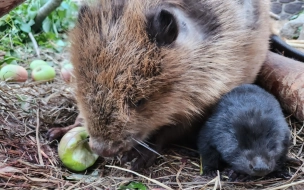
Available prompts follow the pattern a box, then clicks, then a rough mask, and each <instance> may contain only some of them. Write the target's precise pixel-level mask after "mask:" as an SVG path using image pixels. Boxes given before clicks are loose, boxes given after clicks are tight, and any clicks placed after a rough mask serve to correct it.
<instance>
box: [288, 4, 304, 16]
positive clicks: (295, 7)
mask: <svg viewBox="0 0 304 190" xmlns="http://www.w3.org/2000/svg"><path fill="white" fill-rule="evenodd" d="M303 5H304V2H297V3H290V4H286V5H285V7H284V11H285V12H286V13H290V14H296V13H298V12H300V11H301V10H303V7H302V6H303Z"/></svg>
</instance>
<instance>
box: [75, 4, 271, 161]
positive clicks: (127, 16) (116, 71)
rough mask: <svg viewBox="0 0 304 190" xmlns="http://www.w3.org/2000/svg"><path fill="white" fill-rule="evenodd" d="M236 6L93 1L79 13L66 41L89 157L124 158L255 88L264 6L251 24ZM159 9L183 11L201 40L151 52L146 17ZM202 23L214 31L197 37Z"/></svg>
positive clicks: (265, 31)
mask: <svg viewBox="0 0 304 190" xmlns="http://www.w3.org/2000/svg"><path fill="white" fill-rule="evenodd" d="M240 2H242V1H241V0H234V1H233V0H231V1H218V0H205V1H203V0H194V1H191V3H190V2H188V1H186V0H184V1H182V0H170V1H169V0H162V1H161V0H129V1H124V2H122V1H121V0H112V1H110V0H99V1H97V3H94V4H93V5H89V6H88V7H87V8H86V9H83V10H82V13H81V16H80V17H79V23H77V25H76V27H75V29H74V30H72V31H71V33H70V39H71V56H72V63H73V65H74V68H75V71H74V74H75V77H76V80H75V84H76V89H75V90H76V98H77V102H78V106H79V110H80V113H81V114H82V115H83V117H84V121H85V124H86V126H87V129H88V132H89V134H90V144H91V146H92V149H93V150H94V151H95V152H97V153H98V154H100V155H101V156H113V155H116V154H117V153H121V152H124V151H128V150H130V149H131V148H132V147H133V146H134V145H136V143H135V142H134V141H133V140H132V138H134V139H138V140H145V139H147V138H148V137H149V135H151V134H152V133H153V132H154V131H156V130H158V129H161V128H164V127H167V126H170V127H171V128H172V126H173V128H175V127H176V128H178V130H184V129H185V130H186V129H187V130H191V123H192V121H193V119H194V118H196V117H198V116H200V115H204V113H205V111H207V110H206V109H207V108H208V107H209V106H210V105H213V104H214V103H215V102H217V101H218V99H219V98H220V97H221V95H223V94H224V93H226V92H228V91H230V90H231V89H232V88H234V87H236V86H238V85H240V84H243V83H252V82H253V81H254V80H255V78H256V75H257V73H258V71H259V69H260V67H261V65H262V63H263V61H264V60H265V57H266V53H267V49H268V37H269V27H268V24H269V22H268V20H269V15H268V12H269V5H268V4H269V3H268V2H267V1H264V0H256V1H254V4H255V6H257V7H259V8H258V9H257V10H256V11H255V12H254V13H252V15H253V16H250V14H251V13H250V12H245V11H244V10H243V9H241V6H242V3H240ZM200 7H201V8H204V11H206V10H208V11H209V12H208V14H211V17H212V19H215V20H216V24H217V25H218V26H217V25H216V24H215V23H212V20H211V19H209V20H208V19H206V20H204V17H205V16H206V15H207V14H206V15H205V16H204V15H203V16H204V17H203V18H196V15H195V14H198V13H200V12H202V11H200ZM160 8H167V9H168V10H169V11H170V10H173V11H176V10H181V12H182V13H183V14H185V15H187V16H186V17H187V18H190V20H191V22H190V23H187V24H189V26H194V27H193V28H194V29H195V30H197V31H196V32H198V34H199V33H200V32H201V31H204V32H205V37H204V38H202V39H201V40H198V38H197V36H195V35H194V36H193V35H189V36H187V39H181V40H177V41H175V42H173V43H172V44H170V45H169V46H157V45H156V43H153V41H151V40H150V39H149V36H148V33H147V30H146V28H147V22H148V21H147V15H150V14H152V15H153V13H154V12H153V11H154V10H157V9H160ZM195 9H196V10H195ZM246 14H248V15H246ZM206 17H207V16H206ZM211 17H210V18H211ZM208 22H210V26H211V25H212V26H214V30H213V29H212V30H211V29H210V30H209V31H208V30H207V29H208V28H204V29H205V30H201V28H202V27H204V24H206V25H208V24H209V23H208ZM214 22H215V21H214ZM142 99H144V100H142ZM139 100H142V102H141V103H140V104H141V105H137V106H136V102H138V101H139ZM174 126H175V127H174ZM172 132H174V131H172Z"/></svg>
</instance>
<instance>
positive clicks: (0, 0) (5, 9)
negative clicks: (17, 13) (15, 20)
mask: <svg viewBox="0 0 304 190" xmlns="http://www.w3.org/2000/svg"><path fill="white" fill-rule="evenodd" d="M24 1H25V0H0V17H2V16H4V15H5V14H7V13H9V12H10V10H12V9H13V8H15V7H17V6H18V5H20V4H21V3H23V2H24Z"/></svg>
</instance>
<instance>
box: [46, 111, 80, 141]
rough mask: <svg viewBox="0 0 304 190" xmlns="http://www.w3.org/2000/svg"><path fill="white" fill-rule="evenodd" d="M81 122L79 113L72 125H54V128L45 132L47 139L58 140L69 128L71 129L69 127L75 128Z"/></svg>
mask: <svg viewBox="0 0 304 190" xmlns="http://www.w3.org/2000/svg"><path fill="white" fill-rule="evenodd" d="M82 123H83V118H82V117H81V116H80V115H78V116H77V118H76V120H75V123H74V124H73V125H69V126H67V127H54V128H51V129H49V130H48V132H47V133H46V137H47V139H49V141H53V140H55V139H57V140H59V139H61V137H63V135H65V134H66V133H67V132H68V131H69V130H71V129H73V128H75V127H80V126H82Z"/></svg>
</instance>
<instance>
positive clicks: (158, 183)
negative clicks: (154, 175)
mask: <svg viewBox="0 0 304 190" xmlns="http://www.w3.org/2000/svg"><path fill="white" fill-rule="evenodd" d="M106 167H108V168H115V169H118V170H122V171H126V172H130V173H132V174H135V175H137V176H139V177H142V178H145V179H146V180H148V181H151V182H153V183H155V184H157V185H159V186H161V187H163V188H165V189H168V190H173V189H172V188H170V187H168V186H167V185H165V184H162V183H161V182H159V181H156V180H154V179H151V178H148V177H146V176H144V175H141V174H139V173H137V172H134V171H132V170H128V169H125V168H121V167H117V166H109V165H106Z"/></svg>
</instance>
